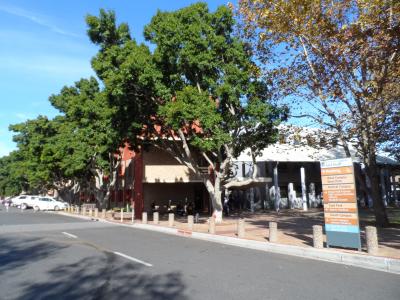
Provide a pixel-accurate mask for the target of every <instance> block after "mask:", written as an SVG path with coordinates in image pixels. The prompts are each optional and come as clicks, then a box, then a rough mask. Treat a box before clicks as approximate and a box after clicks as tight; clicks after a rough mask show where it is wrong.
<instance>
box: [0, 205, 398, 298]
mask: <svg viewBox="0 0 400 300" xmlns="http://www.w3.org/2000/svg"><path fill="white" fill-rule="evenodd" d="M0 208H1V209H2V210H1V211H0V299H1V300H3V299H35V300H36V299H143V300H147V299H203V300H204V299H221V300H222V299H246V300H250V299H310V300H312V299H363V300H367V299H385V300H389V299H396V300H399V299H400V276H399V275H394V274H389V273H384V272H378V271H371V270H367V269H361V268H356V267H350V266H344V265H339V264H333V263H327V262H321V261H314V260H307V259H301V258H297V257H291V256H285V255H278V254H272V253H266V252H261V251H255V250H249V249H244V248H238V247H233V246H225V245H221V244H217V243H211V242H205V241H200V240H195V239H189V238H184V237H178V236H171V235H166V234H161V233H156V232H151V231H144V230H139V229H131V228H127V227H121V226H116V225H111V224H106V223H100V222H95V221H84V220H81V219H75V218H70V217H64V216H60V215H56V214H51V213H43V212H33V211H32V210H30V211H29V210H28V211H24V212H21V211H20V210H16V209H12V210H10V211H9V212H6V211H5V209H4V207H1V206H0Z"/></svg>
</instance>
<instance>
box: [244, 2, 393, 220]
mask: <svg viewBox="0 0 400 300" xmlns="http://www.w3.org/2000/svg"><path fill="white" fill-rule="evenodd" d="M239 13H240V16H241V18H242V21H243V23H242V25H243V26H244V27H243V28H244V33H245V35H246V36H247V37H248V38H249V39H250V41H251V42H252V43H253V45H254V49H255V51H256V52H257V53H258V54H259V56H260V58H261V59H263V58H269V59H273V60H274V61H275V64H274V65H273V66H272V67H271V66H269V67H268V68H266V71H268V73H269V74H272V76H273V78H274V81H275V82H276V83H277V85H278V86H279V89H280V91H281V96H282V95H283V96H291V97H290V101H291V104H294V103H296V99H297V101H298V104H299V105H298V106H297V107H296V109H294V111H298V112H300V113H299V114H300V115H302V116H304V117H306V118H308V119H311V120H312V121H313V122H317V124H320V125H321V126H323V127H325V128H327V129H329V130H333V131H335V132H336V133H337V135H338V137H339V139H340V140H341V144H342V145H343V147H344V149H345V151H346V153H347V155H348V156H350V151H349V145H350V144H352V145H353V146H355V148H356V149H357V152H358V153H357V154H358V156H359V157H361V158H362V162H363V163H364V165H365V170H366V174H367V176H368V177H369V179H370V180H369V182H370V183H371V184H370V186H369V187H367V188H368V191H369V194H370V195H371V196H372V198H373V202H374V212H375V216H376V222H377V224H378V225H380V226H387V225H388V218H387V214H386V209H385V207H384V205H383V202H382V199H381V195H380V191H379V172H378V166H377V151H378V149H379V148H380V146H381V144H380V142H381V141H382V140H384V136H385V134H386V132H388V129H390V128H394V127H392V126H391V125H393V124H390V122H391V120H396V118H393V119H392V116H393V115H394V114H398V110H396V107H397V109H398V106H396V102H397V103H398V99H399V98H400V95H399V89H398V88H397V86H398V85H399V78H400V77H399V75H400V74H399V71H400V68H399V66H400V56H399V50H400V3H399V2H398V1H391V0H369V1H365V0H338V1H325V0H321V1H314V0H306V1H285V0H270V1H256V0H254V1H253V0H242V1H239ZM293 96H294V97H293ZM397 119H398V117H397Z"/></svg>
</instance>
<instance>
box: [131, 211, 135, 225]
mask: <svg viewBox="0 0 400 300" xmlns="http://www.w3.org/2000/svg"><path fill="white" fill-rule="evenodd" d="M132 223H135V210H134V209H132Z"/></svg>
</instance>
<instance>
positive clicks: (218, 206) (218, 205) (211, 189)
mask: <svg viewBox="0 0 400 300" xmlns="http://www.w3.org/2000/svg"><path fill="white" fill-rule="evenodd" d="M204 182H205V186H206V188H207V191H208V194H209V196H210V199H211V203H212V209H213V213H212V215H213V217H214V218H215V222H216V223H221V222H222V201H221V188H220V187H221V180H220V179H219V178H218V177H216V178H215V183H214V184H213V183H212V182H211V180H210V179H209V178H207V179H205V180H204Z"/></svg>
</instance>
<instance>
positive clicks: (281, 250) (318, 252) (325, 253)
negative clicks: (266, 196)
mask: <svg viewBox="0 0 400 300" xmlns="http://www.w3.org/2000/svg"><path fill="white" fill-rule="evenodd" d="M57 213H58V214H60V215H64V216H70V217H76V218H81V219H85V220H90V219H92V220H94V221H99V222H104V223H108V224H113V225H116V226H124V227H129V228H137V229H144V230H151V231H157V232H161V233H166V234H171V235H177V236H183V237H190V238H194V239H199V240H204V241H209V242H215V243H220V244H225V245H231V246H238V247H242V248H247V249H253V250H260V251H265V252H272V253H277V254H284V255H291V256H298V257H302V258H308V259H314V260H322V261H327V262H332V263H338V264H344V265H350V266H355V267H360V268H365V269H371V270H376V271H383V272H389V273H394V274H400V259H395V258H388V257H381V256H371V255H367V254H353V253H345V252H340V251H334V250H331V249H316V248H311V247H309V248H305V247H300V246H293V245H286V244H276V243H270V242H260V241H254V240H248V239H239V238H236V237H229V236H221V235H214V234H209V233H201V232H193V231H189V230H181V229H177V228H170V227H163V226H158V225H151V224H141V223H134V224H123V223H118V222H112V221H108V220H104V219H101V218H99V219H95V218H93V217H88V216H81V215H73V214H68V213H64V212H57Z"/></svg>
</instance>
